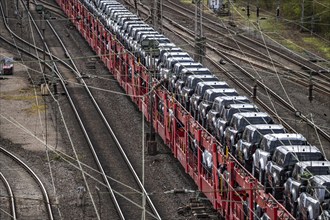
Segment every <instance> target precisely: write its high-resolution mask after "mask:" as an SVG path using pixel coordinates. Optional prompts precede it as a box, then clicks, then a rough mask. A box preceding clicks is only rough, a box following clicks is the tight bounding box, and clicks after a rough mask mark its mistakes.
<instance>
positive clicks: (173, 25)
mask: <svg viewBox="0 0 330 220" xmlns="http://www.w3.org/2000/svg"><path fill="white" fill-rule="evenodd" d="M128 3H129V4H131V2H129V1H128ZM172 3H173V2H172ZM173 4H174V5H178V4H176V3H173ZM140 8H144V10H141V12H142V13H145V14H148V11H147V10H146V9H145V6H142V7H140ZM169 8H171V10H174V11H175V12H178V13H179V12H180V11H178V10H176V9H174V8H175V7H169ZM177 8H181V9H182V8H183V7H182V6H180V5H178V7H177ZM184 10H185V11H187V10H188V9H184ZM188 11H189V10H188ZM180 13H182V12H180ZM190 13H191V11H190ZM163 18H164V19H165V20H166V21H168V22H166V23H164V24H163V27H164V28H166V29H167V30H168V31H169V32H172V33H174V34H175V35H176V36H177V37H178V38H181V39H182V40H183V41H184V42H186V43H187V44H189V45H190V46H191V47H194V45H195V42H194V38H193V32H192V31H191V30H190V29H189V28H187V27H183V26H182V25H180V24H179V23H177V22H176V21H175V20H174V19H171V18H169V17H166V16H163ZM208 21H211V20H208ZM212 22H213V23H215V22H214V21H212ZM244 39H245V40H250V39H248V38H247V37H244ZM251 41H252V40H251ZM252 42H254V41H252ZM259 44H260V43H259ZM272 50H274V51H276V50H275V49H272ZM227 55H228V54H224V53H223V51H222V50H219V49H217V48H215V47H214V46H211V45H208V50H207V51H206V58H207V59H208V60H209V61H210V62H211V63H212V64H213V65H214V66H216V68H218V69H220V72H221V73H223V74H225V75H226V76H227V77H228V78H229V79H230V80H232V81H233V82H234V83H235V84H236V85H237V86H239V87H240V88H241V89H243V90H244V91H245V92H246V93H247V94H249V95H252V94H253V91H252V89H251V87H253V86H254V85H257V86H258V88H260V89H259V90H258V92H259V93H263V95H262V94H260V95H259V96H260V97H259V98H258V99H257V100H256V101H257V102H258V104H260V105H261V106H262V107H263V108H265V110H267V111H268V112H270V113H271V114H272V115H274V116H275V117H276V118H277V119H278V120H279V122H280V123H283V124H284V125H285V126H286V127H287V129H288V130H291V131H296V129H294V128H293V127H292V126H290V125H289V123H287V122H285V120H284V119H283V118H281V116H280V115H279V114H278V113H277V110H276V109H275V110H274V106H271V103H268V104H266V103H267V102H269V101H267V100H265V98H264V97H266V98H267V97H269V96H271V97H272V98H274V99H276V100H277V101H278V103H280V105H281V106H283V107H284V108H285V109H286V110H288V111H290V112H292V115H295V113H296V112H299V114H296V115H295V116H297V117H299V118H300V119H301V120H303V121H304V122H306V123H307V124H308V125H309V126H310V127H311V128H313V129H316V130H317V132H318V133H319V134H321V135H322V136H323V137H324V138H325V139H326V140H327V141H328V142H329V141H330V134H329V133H328V132H327V131H326V130H325V129H324V128H323V127H322V126H318V125H317V124H315V122H314V121H312V120H311V119H309V118H308V117H307V116H306V115H303V114H301V111H300V110H299V109H297V108H296V107H295V106H294V105H293V104H292V103H291V102H289V101H288V100H286V99H285V98H283V97H282V96H281V95H279V94H278V92H277V91H275V90H273V89H271V88H270V87H269V86H267V85H266V84H265V83H264V82H263V80H258V78H259V77H257V76H255V75H254V74H252V73H251V72H250V71H247V70H246V69H245V68H244V67H242V66H241V65H240V63H237V61H235V60H234V59H233V58H230V57H229V56H227ZM283 57H284V58H286V57H287V56H286V55H283ZM220 59H226V60H227V61H228V62H229V63H231V64H232V66H233V67H234V68H233V67H225V66H223V65H219V62H218V61H219V60H220ZM290 60H291V59H290ZM306 68H307V67H306ZM237 70H238V71H239V72H241V73H243V74H244V77H243V78H244V80H240V79H239V78H240V77H238V76H237V74H233V73H236V72H237ZM294 81H296V82H297V83H300V84H301V83H302V80H301V79H297V78H295V77H294ZM303 85H304V86H306V87H307V86H308V83H307V82H304V83H303ZM261 89H262V90H263V91H264V92H262V91H261ZM329 89H330V87H328V86H324V85H320V84H319V85H318V86H317V88H316V90H317V91H318V92H320V93H322V94H323V95H326V96H328V95H330V90H329ZM263 96H264V97H263ZM283 117H287V116H283Z"/></svg>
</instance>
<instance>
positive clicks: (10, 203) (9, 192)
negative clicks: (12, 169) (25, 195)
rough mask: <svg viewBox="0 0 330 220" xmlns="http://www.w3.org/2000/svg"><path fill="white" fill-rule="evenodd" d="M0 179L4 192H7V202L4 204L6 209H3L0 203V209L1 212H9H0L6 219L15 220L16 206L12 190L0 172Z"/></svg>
mask: <svg viewBox="0 0 330 220" xmlns="http://www.w3.org/2000/svg"><path fill="white" fill-rule="evenodd" d="M0 179H1V181H2V182H3V185H4V187H5V190H6V191H7V198H6V199H7V200H8V202H7V204H5V205H7V207H3V203H1V206H0V207H1V209H2V210H9V211H2V212H3V213H4V215H7V217H8V218H11V219H13V220H16V219H17V214H16V204H15V198H14V194H13V190H12V188H11V186H10V184H9V182H8V180H7V179H6V177H5V176H4V175H3V174H2V172H1V171H0ZM5 190H3V191H5ZM1 191H2V190H1ZM5 195H6V194H4V197H5ZM6 199H4V198H3V199H2V200H6ZM1 215H2V214H1Z"/></svg>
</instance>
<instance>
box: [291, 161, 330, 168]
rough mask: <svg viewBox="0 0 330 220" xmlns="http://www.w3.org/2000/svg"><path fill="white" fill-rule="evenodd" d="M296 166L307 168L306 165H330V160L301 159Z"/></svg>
mask: <svg viewBox="0 0 330 220" xmlns="http://www.w3.org/2000/svg"><path fill="white" fill-rule="evenodd" d="M296 166H298V167H301V168H303V169H306V167H330V161H300V162H297V163H296Z"/></svg>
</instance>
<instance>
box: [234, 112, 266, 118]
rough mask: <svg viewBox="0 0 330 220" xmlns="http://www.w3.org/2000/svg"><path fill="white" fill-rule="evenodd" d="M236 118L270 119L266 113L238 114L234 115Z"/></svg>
mask: <svg viewBox="0 0 330 220" xmlns="http://www.w3.org/2000/svg"><path fill="white" fill-rule="evenodd" d="M233 117H236V118H251V117H270V115H269V114H268V113H266V112H238V113H235V114H234V115H233Z"/></svg>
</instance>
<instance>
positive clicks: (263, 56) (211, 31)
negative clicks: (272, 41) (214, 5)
mask: <svg viewBox="0 0 330 220" xmlns="http://www.w3.org/2000/svg"><path fill="white" fill-rule="evenodd" d="M168 3H170V4H171V5H167V4H164V6H165V7H166V8H168V10H171V11H174V12H175V13H179V14H181V15H182V16H183V17H184V18H185V19H188V20H189V19H191V20H193V18H194V11H191V10H189V9H187V8H185V7H183V6H182V5H180V4H178V3H175V2H173V1H168ZM173 6H175V7H173ZM179 9H180V10H179ZM182 11H184V12H187V13H184V12H182ZM164 17H165V16H164ZM165 18H166V20H169V21H170V23H172V24H175V25H176V26H177V27H179V28H180V29H185V30H186V31H187V32H189V33H190V34H189V35H190V37H189V38H190V39H192V40H193V39H194V32H193V30H191V28H188V27H189V25H188V27H183V26H182V25H180V24H178V23H177V22H175V21H173V20H171V19H170V18H169V17H168V16H166V17H165ZM204 21H205V22H204V23H203V27H204V28H205V29H207V30H208V31H207V32H206V33H205V35H206V36H208V35H209V36H221V37H220V38H221V39H225V40H226V41H225V43H219V40H213V38H214V37H209V38H208V37H207V42H208V43H207V44H208V45H207V46H208V48H210V49H211V50H217V51H219V52H221V53H222V57H221V58H223V59H226V57H231V59H230V60H228V59H227V61H228V62H229V63H232V62H231V60H235V62H236V63H237V62H240V61H243V62H245V63H246V64H245V65H244V68H245V69H247V68H249V69H250V70H249V71H251V72H254V71H260V70H261V71H266V72H267V73H273V74H279V75H280V76H282V77H286V78H287V79H288V80H292V81H295V82H298V83H300V84H302V85H304V86H306V87H307V86H308V85H309V84H310V80H311V79H312V81H313V84H314V87H315V90H316V91H318V92H320V93H322V94H324V95H330V79H329V77H327V76H326V75H325V74H324V73H322V71H326V70H325V69H324V68H323V67H321V66H319V65H315V64H314V63H311V62H310V61H308V60H307V59H303V58H302V57H297V55H295V56H294V58H292V57H291V56H292V54H290V55H291V56H290V55H288V54H287V53H285V51H281V50H279V48H276V47H273V46H271V45H267V44H266V43H264V44H263V43H261V42H259V41H256V40H253V39H251V38H249V37H247V36H244V35H241V34H237V33H236V32H233V31H231V30H230V29H228V28H227V27H226V26H225V24H223V23H222V25H220V24H219V23H217V22H215V21H213V20H211V19H209V18H208V17H204ZM219 28H221V29H222V30H221V31H220V30H219ZM224 31H225V33H224ZM230 45H231V46H230ZM249 45H253V46H249ZM243 49H244V50H243ZM233 51H234V53H233ZM255 54H257V55H255ZM306 63H307V64H306ZM266 64H267V65H266ZM240 65H241V64H240ZM287 66H291V68H288V67H287ZM294 66H296V67H294ZM311 72H313V73H317V75H315V74H314V75H313V77H312V78H311ZM255 77H256V78H259V77H258V76H255Z"/></svg>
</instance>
